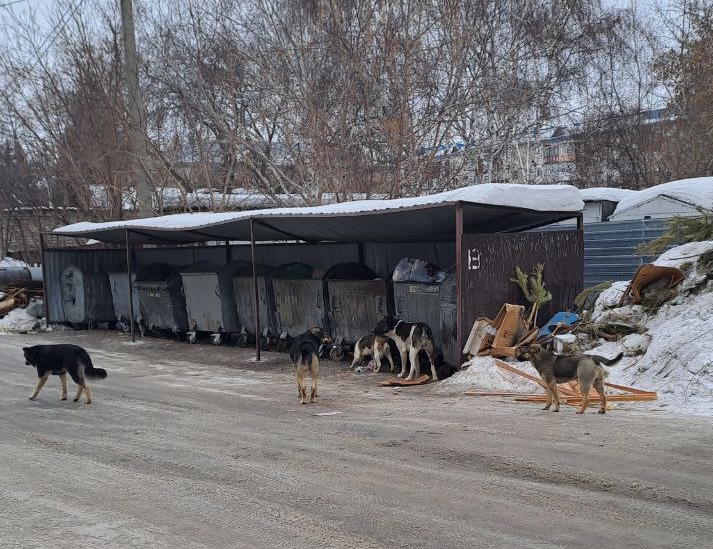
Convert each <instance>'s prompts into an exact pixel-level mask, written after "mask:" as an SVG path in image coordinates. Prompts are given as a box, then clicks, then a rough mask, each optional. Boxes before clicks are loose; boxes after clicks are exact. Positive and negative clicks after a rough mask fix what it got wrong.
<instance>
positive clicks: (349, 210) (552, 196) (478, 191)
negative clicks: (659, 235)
mask: <svg viewBox="0 0 713 549" xmlns="http://www.w3.org/2000/svg"><path fill="white" fill-rule="evenodd" d="M457 202H463V203H471V204H477V205H484V206H504V207H510V208H518V209H522V210H530V211H536V212H561V213H563V214H568V213H571V214H576V213H578V212H580V211H582V209H583V207H584V202H583V201H582V198H581V196H580V193H579V190H578V189H577V188H576V187H573V186H571V185H522V184H513V183H492V184H484V185H474V186H471V187H463V188H460V189H455V190H452V191H446V192H443V193H439V194H434V195H429V196H419V197H411V198H396V199H391V200H357V201H350V202H340V203H337V204H328V205H323V206H303V207H294V208H270V209H264V210H250V211H241V212H220V213H213V212H197V213H181V214H173V215H166V216H161V217H150V218H143V219H131V220H123V221H109V222H105V223H92V222H80V223H73V224H71V225H65V226H64V227H59V228H57V229H55V230H54V231H53V232H54V233H57V234H70V235H75V236H76V235H77V233H89V232H92V231H105V230H109V229H130V230H131V229H137V230H141V229H151V230H165V231H171V230H197V229H201V228H205V227H210V226H215V225H221V224H225V223H230V222H236V221H240V220H249V219H266V218H295V217H305V218H309V217H312V218H314V217H322V216H334V217H337V216H354V215H360V214H372V213H376V214H378V213H388V212H393V211H395V210H396V211H403V210H410V209H418V208H424V207H437V206H441V205H448V204H455V203H457Z"/></svg>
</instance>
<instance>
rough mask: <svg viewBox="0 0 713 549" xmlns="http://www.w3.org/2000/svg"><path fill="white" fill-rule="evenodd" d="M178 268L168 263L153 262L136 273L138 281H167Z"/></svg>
mask: <svg viewBox="0 0 713 549" xmlns="http://www.w3.org/2000/svg"><path fill="white" fill-rule="evenodd" d="M178 270H179V269H177V268H176V267H174V266H172V265H169V264H168V263H151V264H150V265H146V266H145V267H144V268H142V269H141V270H140V271H138V272H137V273H136V282H166V281H168V279H169V278H171V276H173V275H175V274H176V273H177V271H178Z"/></svg>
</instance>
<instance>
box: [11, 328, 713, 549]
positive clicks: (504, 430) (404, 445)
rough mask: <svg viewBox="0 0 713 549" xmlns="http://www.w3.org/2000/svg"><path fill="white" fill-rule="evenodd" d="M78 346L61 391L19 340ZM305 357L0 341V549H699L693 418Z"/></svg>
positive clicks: (173, 345)
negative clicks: (94, 376)
mask: <svg viewBox="0 0 713 549" xmlns="http://www.w3.org/2000/svg"><path fill="white" fill-rule="evenodd" d="M50 342H67V343H77V344H80V345H83V346H85V347H86V348H87V349H88V350H89V351H90V353H91V355H92V358H93V360H94V364H95V366H98V367H102V368H105V369H106V370H107V371H108V373H109V377H108V379H106V380H104V381H95V382H94V383H92V389H93V401H94V402H93V404H91V405H85V404H84V403H83V400H84V397H82V403H81V404H75V403H73V402H72V401H71V397H72V395H73V393H74V391H75V387H74V384H73V383H72V382H71V381H70V384H69V395H70V400H69V401H64V402H61V401H60V400H59V396H60V383H59V379H58V378H57V377H54V376H53V377H52V378H50V380H49V381H48V383H47V384H46V385H45V387H44V389H43V390H42V392H40V394H39V396H38V398H37V400H35V401H30V400H28V398H27V397H28V395H29V394H30V391H31V390H32V388H33V387H34V383H35V374H34V371H33V369H32V368H31V367H30V366H26V365H25V364H24V361H23V359H22V351H21V347H22V346H24V345H34V344H39V343H50ZM347 364H348V363H339V364H337V363H332V362H330V361H328V360H326V361H323V363H322V368H321V371H320V374H321V376H320V389H319V392H320V399H319V403H318V404H316V405H315V404H313V405H304V406H300V405H299V404H298V399H297V390H296V387H295V382H294V376H293V372H292V368H291V366H290V360H289V358H288V357H287V355H285V354H278V353H264V354H263V360H262V361H261V362H260V363H256V362H255V360H254V354H253V352H252V351H249V350H243V349H238V348H236V347H215V346H212V345H210V344H198V345H188V344H186V343H182V342H177V341H168V340H159V339H145V340H141V341H139V342H138V343H136V344H132V343H131V342H130V341H129V340H128V338H127V336H126V335H125V334H119V333H111V332H64V333H49V334H36V335H32V334H30V335H4V336H0V371H1V372H2V378H3V386H2V398H0V547H2V548H3V549H4V548H22V549H31V548H43V549H44V548H64V547H67V548H69V547H72V548H76V547H79V546H82V547H92V548H105V547H106V548H122V549H125V548H130V547H132V548H133V547H137V548H151V549H160V548H170V549H184V548H185V549H193V548H196V549H198V548H201V549H204V548H205V549H221V548H231V549H232V548H243V547H244V548H250V549H255V548H290V547H311V548H315V547H324V548H333V549H339V548H360V549H361V548H394V547H429V548H431V547H432V548H438V549H449V548H460V547H463V548H466V547H467V548H477V547H503V548H508V549H514V548H535V547H543V548H544V547H547V548H548V549H550V548H556V547H577V548H581V547H583V546H587V547H607V548H611V549H619V548H625V547H636V548H642V547H645V548H648V549H651V548H655V547H665V548H671V547H710V546H711V545H710V544H711V539H713V538H712V537H711V536H712V534H713V427H711V423H712V422H711V421H710V420H709V419H707V418H701V417H686V416H681V415H672V414H668V413H663V412H652V411H649V410H647V409H642V408H637V406H641V405H639V404H630V405H621V406H617V407H616V408H615V409H614V410H612V411H611V412H609V413H607V414H606V415H604V416H602V415H599V414H597V413H596V409H595V408H592V409H590V410H589V411H588V412H587V413H586V414H585V415H583V416H577V415H576V414H575V413H574V409H573V408H571V407H568V406H564V407H563V411H562V412H560V413H559V414H555V413H552V412H544V411H541V410H540V409H539V406H538V405H536V404H529V403H515V402H513V401H511V400H508V399H504V398H495V397H486V398H481V397H468V396H463V395H461V394H453V395H444V394H442V392H441V391H439V390H438V384H437V383H434V384H429V385H426V386H420V387H410V388H405V389H400V390H394V389H390V388H383V387H379V386H378V385H377V382H378V381H379V380H380V379H383V378H386V377H388V374H385V373H380V374H361V375H358V374H354V373H352V372H349V371H348V370H347Z"/></svg>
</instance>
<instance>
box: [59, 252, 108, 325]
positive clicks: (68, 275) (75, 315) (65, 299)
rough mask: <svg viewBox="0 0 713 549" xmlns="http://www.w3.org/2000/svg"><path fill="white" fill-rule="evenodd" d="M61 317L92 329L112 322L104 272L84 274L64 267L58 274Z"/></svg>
mask: <svg viewBox="0 0 713 549" xmlns="http://www.w3.org/2000/svg"><path fill="white" fill-rule="evenodd" d="M60 286H61V288H62V310H63V311H64V318H65V319H66V320H67V321H68V322H71V323H72V324H75V325H83V324H86V325H87V327H88V328H90V329H91V328H92V327H93V326H94V325H95V324H96V323H98V322H113V321H114V320H115V319H116V316H115V315H114V306H113V305H112V299H111V288H110V287H109V277H108V276H107V273H101V274H97V273H85V272H83V271H82V270H81V269H80V268H79V267H77V266H76V265H68V266H66V267H65V268H64V269H62V274H60Z"/></svg>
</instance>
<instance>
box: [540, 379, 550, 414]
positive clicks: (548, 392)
mask: <svg viewBox="0 0 713 549" xmlns="http://www.w3.org/2000/svg"><path fill="white" fill-rule="evenodd" d="M545 393H546V394H547V401H546V402H545V406H544V407H543V408H542V409H543V410H549V409H550V406H552V390H551V389H550V386H549V385H547V386H546V387H545Z"/></svg>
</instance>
